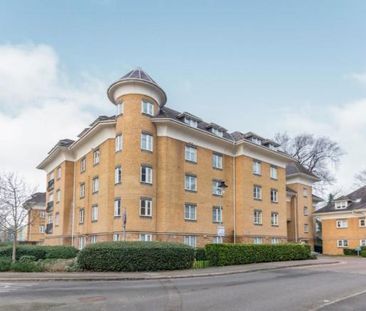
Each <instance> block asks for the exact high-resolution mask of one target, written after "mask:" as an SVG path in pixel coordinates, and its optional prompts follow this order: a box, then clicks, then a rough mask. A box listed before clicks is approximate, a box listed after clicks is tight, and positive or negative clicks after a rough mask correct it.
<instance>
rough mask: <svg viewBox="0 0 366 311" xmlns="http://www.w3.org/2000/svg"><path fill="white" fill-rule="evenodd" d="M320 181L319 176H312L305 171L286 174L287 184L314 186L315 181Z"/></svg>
mask: <svg viewBox="0 0 366 311" xmlns="http://www.w3.org/2000/svg"><path fill="white" fill-rule="evenodd" d="M318 181H320V180H319V178H317V177H312V176H309V175H307V174H304V173H297V174H291V175H287V176H286V184H287V185H291V184H303V185H305V186H309V187H312V186H313V184H314V183H316V182H318Z"/></svg>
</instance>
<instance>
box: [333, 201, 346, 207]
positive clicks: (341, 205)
mask: <svg viewBox="0 0 366 311" xmlns="http://www.w3.org/2000/svg"><path fill="white" fill-rule="evenodd" d="M347 206H348V202H347V201H337V202H335V203H334V208H335V209H346V208H347Z"/></svg>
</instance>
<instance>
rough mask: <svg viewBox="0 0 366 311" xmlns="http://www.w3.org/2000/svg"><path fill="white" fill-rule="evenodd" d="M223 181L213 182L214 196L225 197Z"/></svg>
mask: <svg viewBox="0 0 366 311" xmlns="http://www.w3.org/2000/svg"><path fill="white" fill-rule="evenodd" d="M222 184H223V181H222V180H213V181H212V194H213V195H220V196H222V195H223V188H222Z"/></svg>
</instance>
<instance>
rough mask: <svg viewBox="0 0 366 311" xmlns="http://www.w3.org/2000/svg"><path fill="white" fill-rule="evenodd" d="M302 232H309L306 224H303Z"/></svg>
mask: <svg viewBox="0 0 366 311" xmlns="http://www.w3.org/2000/svg"><path fill="white" fill-rule="evenodd" d="M304 232H305V233H308V232H309V225H308V224H304Z"/></svg>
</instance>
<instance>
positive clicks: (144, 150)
mask: <svg viewBox="0 0 366 311" xmlns="http://www.w3.org/2000/svg"><path fill="white" fill-rule="evenodd" d="M141 151H142V152H147V153H153V151H152V150H147V149H142V148H141Z"/></svg>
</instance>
